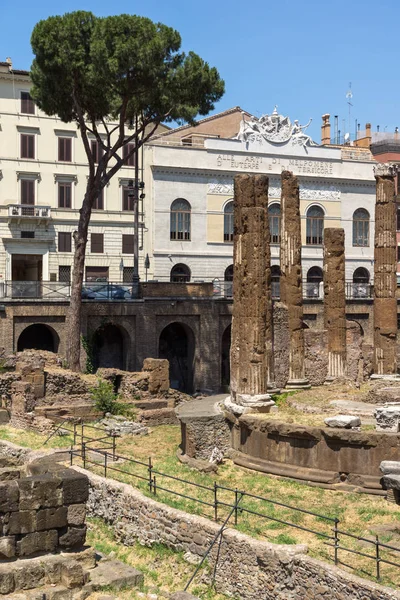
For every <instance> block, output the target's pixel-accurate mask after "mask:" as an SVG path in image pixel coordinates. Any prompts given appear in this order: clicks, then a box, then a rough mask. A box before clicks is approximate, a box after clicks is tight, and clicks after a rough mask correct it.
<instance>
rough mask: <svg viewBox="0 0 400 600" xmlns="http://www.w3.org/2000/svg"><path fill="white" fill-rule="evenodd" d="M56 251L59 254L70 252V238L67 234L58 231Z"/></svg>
mask: <svg viewBox="0 0 400 600" xmlns="http://www.w3.org/2000/svg"><path fill="white" fill-rule="evenodd" d="M58 251H59V252H71V251H72V236H71V234H70V233H69V232H64V231H59V233H58Z"/></svg>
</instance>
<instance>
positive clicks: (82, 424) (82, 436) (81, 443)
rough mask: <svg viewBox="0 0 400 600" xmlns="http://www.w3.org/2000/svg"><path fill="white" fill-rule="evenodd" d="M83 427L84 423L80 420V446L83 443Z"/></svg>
mask: <svg viewBox="0 0 400 600" xmlns="http://www.w3.org/2000/svg"><path fill="white" fill-rule="evenodd" d="M83 428H84V424H83V421H82V423H81V446H82V445H83Z"/></svg>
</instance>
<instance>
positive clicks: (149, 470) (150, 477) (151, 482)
mask: <svg viewBox="0 0 400 600" xmlns="http://www.w3.org/2000/svg"><path fill="white" fill-rule="evenodd" d="M152 469H153V465H152V464H151V456H149V468H148V472H149V491H150V494H151V492H152V491H153V475H152Z"/></svg>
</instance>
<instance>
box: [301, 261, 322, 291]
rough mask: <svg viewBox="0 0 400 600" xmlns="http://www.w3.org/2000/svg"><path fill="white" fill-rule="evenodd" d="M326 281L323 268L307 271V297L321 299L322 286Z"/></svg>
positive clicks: (313, 268)
mask: <svg viewBox="0 0 400 600" xmlns="http://www.w3.org/2000/svg"><path fill="white" fill-rule="evenodd" d="M323 280H324V273H323V271H322V269H321V267H318V266H314V267H311V268H310V269H308V271H307V282H306V284H305V287H306V297H307V298H319V297H320V285H321V283H322V282H323Z"/></svg>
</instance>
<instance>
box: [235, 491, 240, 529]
mask: <svg viewBox="0 0 400 600" xmlns="http://www.w3.org/2000/svg"><path fill="white" fill-rule="evenodd" d="M238 494H239V492H238V490H237V488H236V489H235V525H237V521H238Z"/></svg>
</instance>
